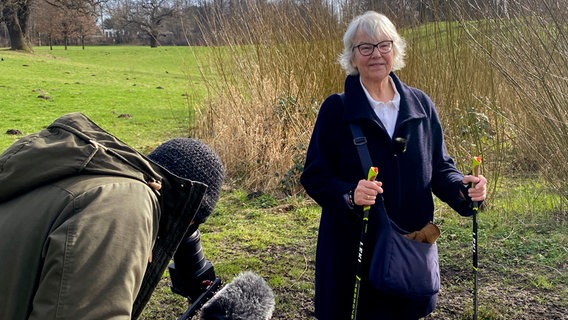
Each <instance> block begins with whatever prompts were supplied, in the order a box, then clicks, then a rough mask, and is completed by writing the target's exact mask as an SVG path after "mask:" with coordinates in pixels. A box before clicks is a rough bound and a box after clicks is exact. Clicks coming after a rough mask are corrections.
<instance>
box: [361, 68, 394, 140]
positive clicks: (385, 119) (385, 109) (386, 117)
mask: <svg viewBox="0 0 568 320" xmlns="http://www.w3.org/2000/svg"><path fill="white" fill-rule="evenodd" d="M359 81H361V79H360V78H359ZM389 82H390V84H391V86H392V88H393V90H394V97H393V99H392V100H390V101H388V102H387V103H384V102H382V101H376V100H375V99H373V98H372V97H371V95H370V94H369V91H367V89H366V88H365V86H364V85H363V82H361V86H362V87H363V91H364V92H365V95H366V96H367V100H369V103H370V104H371V107H372V108H373V110H374V111H375V114H376V115H377V117H379V119H380V120H381V122H382V123H383V125H384V126H385V129H387V132H388V134H389V136H390V137H391V138H392V135H393V133H394V127H395V125H396V118H397V117H398V109H399V108H400V94H399V93H398V91H397V90H396V86H395V85H394V81H393V80H392V78H391V77H390V76H389Z"/></svg>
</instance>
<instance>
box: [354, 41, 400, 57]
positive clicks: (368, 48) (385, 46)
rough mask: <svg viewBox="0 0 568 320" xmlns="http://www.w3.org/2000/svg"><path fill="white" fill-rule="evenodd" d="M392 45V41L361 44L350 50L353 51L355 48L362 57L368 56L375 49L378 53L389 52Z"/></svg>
mask: <svg viewBox="0 0 568 320" xmlns="http://www.w3.org/2000/svg"><path fill="white" fill-rule="evenodd" d="M392 44H393V41H392V40H385V41H381V42H379V43H377V44H372V43H361V44H359V45H356V46H354V47H353V49H352V50H355V48H357V49H358V50H359V53H360V54H361V55H362V56H370V55H372V54H373V51H375V48H377V50H379V52H380V53H389V52H391V50H392Z"/></svg>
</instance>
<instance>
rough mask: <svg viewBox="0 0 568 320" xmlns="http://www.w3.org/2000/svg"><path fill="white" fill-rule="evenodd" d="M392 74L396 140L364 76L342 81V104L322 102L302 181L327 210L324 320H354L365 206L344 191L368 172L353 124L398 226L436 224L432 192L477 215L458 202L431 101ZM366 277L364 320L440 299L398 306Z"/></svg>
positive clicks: (320, 250)
mask: <svg viewBox="0 0 568 320" xmlns="http://www.w3.org/2000/svg"><path fill="white" fill-rule="evenodd" d="M390 76H391V77H392V78H393V80H394V83H395V85H396V89H397V90H398V92H399V94H400V96H401V101H400V109H399V113H398V118H397V122H396V127H395V131H394V135H393V139H391V137H390V136H389V135H388V133H387V132H386V130H385V129H384V126H383V125H382V123H381V121H380V120H379V118H378V117H377V116H376V114H375V112H374V111H373V110H372V108H371V105H370V104H369V102H368V100H367V97H366V95H365V93H364V91H363V88H362V87H361V83H360V81H359V76H348V77H347V79H346V80H345V88H344V92H345V96H344V102H345V103H343V102H342V100H341V97H340V96H339V95H338V94H333V95H331V96H329V97H328V98H327V99H326V100H325V101H324V102H323V104H322V106H321V108H320V110H319V113H318V117H317V120H316V123H315V126H314V129H313V133H312V137H311V140H310V145H309V147H308V151H307V154H306V162H305V166H304V171H303V173H302V176H301V182H302V185H303V186H304V188H305V190H306V192H307V193H308V195H309V196H310V197H311V198H313V199H314V200H315V201H316V202H317V203H318V204H319V205H320V206H321V207H322V215H321V221H320V227H319V234H318V245H317V253H316V282H315V287H316V295H315V311H316V317H317V318H318V319H320V320H325V319H340V320H341V319H349V315H350V312H351V307H352V302H353V288H354V283H355V281H354V279H355V271H356V262H357V257H356V254H357V250H358V242H359V239H360V234H361V218H360V215H358V211H360V210H361V209H360V208H358V207H356V208H355V209H350V208H349V206H348V204H347V202H346V200H345V194H347V192H348V191H349V190H352V189H354V188H355V187H356V186H357V182H358V181H359V180H360V179H363V178H366V171H365V170H363V168H362V166H361V162H360V159H359V157H358V154H357V150H356V148H355V145H354V143H353V136H352V134H351V131H350V129H349V123H350V122H355V123H358V124H359V125H360V127H361V128H362V130H363V134H364V135H365V136H366V138H367V142H368V147H369V152H370V154H371V158H372V162H373V165H374V166H377V167H378V168H379V176H378V180H380V181H382V182H383V189H384V194H383V196H384V199H385V207H386V209H387V212H388V213H389V216H390V218H391V219H392V220H393V221H394V222H396V223H397V224H398V225H399V226H400V227H401V228H403V229H405V230H407V231H415V230H419V229H421V228H422V227H423V226H424V225H425V224H426V223H428V222H429V221H432V220H433V215H434V200H433V195H432V193H433V194H434V195H436V196H437V197H438V198H439V199H441V200H442V201H444V202H446V203H448V204H449V205H450V206H451V207H452V208H454V209H455V210H456V211H458V212H459V213H460V214H462V215H464V216H467V215H470V214H472V211H471V209H470V206H469V203H468V202H467V201H466V200H464V199H462V198H460V197H459V190H460V188H463V186H462V182H461V181H462V179H463V174H462V173H461V172H459V171H458V170H457V169H456V167H455V165H454V161H453V160H452V159H451V158H450V157H449V156H448V155H447V153H446V149H445V145H444V139H443V133H442V128H441V125H440V120H439V118H438V115H437V113H436V110H435V108H434V105H433V103H432V101H431V100H430V98H429V97H428V96H427V95H426V94H425V93H424V92H422V91H420V90H418V89H416V88H412V87H410V86H407V85H406V84H404V83H402V82H401V81H400V80H399V79H398V78H397V77H396V75H394V74H393V73H391V75H390ZM397 137H402V138H405V139H406V140H407V147H406V151H405V152H404V153H401V152H400V151H398V152H397V149H400V148H397V146H396V144H395V143H394V138H397ZM367 170H368V169H367ZM374 216H375V214H374V210H371V213H370V217H369V229H368V235H367V239H368V241H367V242H366V243H365V247H364V248H365V251H364V257H363V264H364V270H367V271H364V272H363V275H366V273H368V264H369V252H372V251H373V246H374V244H373V241H372V239H374V238H375V237H374V235H373V234H374V232H376V231H375V230H376V226H375V225H374V224H373V223H374V222H375V218H374ZM365 272H366V273H365ZM366 280H367V279H366V276H364V277H363V280H362V285H361V286H362V287H361V290H362V291H361V295H360V302H359V303H360V305H359V308H360V309H361V311H360V317H359V319H389V318H392V317H393V316H396V317H397V319H398V318H405V319H417V318H419V317H421V316H424V315H426V314H427V313H429V312H430V311H431V310H432V308H433V307H434V305H435V297H433V299H430V300H428V301H401V300H399V299H394V298H392V297H385V296H381V295H380V294H379V293H377V292H375V291H374V290H373V289H372V288H370V287H369V285H368V282H367V281H366ZM405 313H406V315H404V314H405Z"/></svg>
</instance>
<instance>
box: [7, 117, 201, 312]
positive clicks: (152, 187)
mask: <svg viewBox="0 0 568 320" xmlns="http://www.w3.org/2000/svg"><path fill="white" fill-rule="evenodd" d="M115 182H116V183H115ZM113 183H114V184H117V183H122V184H125V185H128V186H129V187H128V188H127V189H126V190H129V191H127V192H128V193H125V194H126V195H127V196H128V198H129V199H130V201H129V202H128V203H121V200H120V199H113V196H112V195H113V192H115V191H113V190H110V189H109V188H107V185H112V184H113ZM94 185H97V186H102V187H100V188H99V189H97V190H102V191H101V192H100V193H104V192H107V194H110V196H109V197H107V200H104V199H103V200H100V199H94V198H95V197H98V198H100V194H98V195H92V196H91V197H92V198H93V199H90V198H87V199H79V196H78V195H80V194H82V191H85V192H83V193H84V194H88V192H86V190H91V189H92V188H93V186H94ZM105 188H107V189H106V190H105ZM82 189H84V190H82ZM205 189H206V185H204V184H201V183H199V182H194V181H189V180H186V179H183V178H181V177H178V176H175V175H173V174H172V173H170V172H168V171H167V170H165V169H164V168H162V167H160V166H158V165H157V164H155V163H153V162H151V161H150V160H149V159H147V158H146V157H145V156H143V155H142V154H140V153H138V152H137V151H135V150H134V149H132V148H131V147H129V146H128V145H126V144H125V143H123V142H122V141H120V140H118V139H117V138H115V137H114V136H112V135H111V134H109V133H108V132H106V131H105V130H103V129H101V128H100V127H98V126H97V125H96V124H95V123H93V122H92V121H91V120H90V119H88V118H87V117H85V116H84V115H82V114H80V113H72V114H67V115H64V116H62V117H61V118H59V119H57V120H55V121H54V122H53V123H52V124H51V125H50V126H49V127H47V128H46V129H44V130H42V131H40V132H38V133H36V134H31V135H29V136H26V137H23V138H21V139H20V140H18V141H17V142H15V143H14V144H13V145H12V146H10V147H9V148H8V149H7V150H6V151H5V152H4V153H2V154H1V155H0V292H1V294H2V295H3V296H4V295H5V296H4V297H2V298H1V299H0V318H1V319H26V318H27V317H29V316H30V314H31V312H32V305H31V303H32V301H33V300H34V295H35V291H36V290H37V287H38V283H39V282H40V280H41V281H43V277H45V276H46V275H44V274H42V268H44V264H45V263H48V262H47V261H45V254H46V250H47V249H46V248H47V247H48V246H49V245H50V242H53V241H56V240H57V239H53V238H52V237H50V235H51V234H52V233H53V232H54V230H57V228H58V227H59V226H61V225H63V224H64V222H65V220H66V219H70V218H72V216H73V214H76V212H77V208H73V206H78V205H77V203H87V204H85V206H88V205H89V203H88V201H89V200H93V203H92V205H91V206H98V208H97V207H96V208H89V210H91V211H93V212H97V209H100V210H106V211H111V212H112V209H114V208H115V207H116V210H122V209H124V211H129V212H130V213H132V212H134V213H136V212H138V211H137V210H145V211H152V212H146V213H145V214H147V215H148V217H150V218H151V219H150V220H151V223H149V225H150V227H149V228H148V229H149V230H150V229H151V230H150V231H148V232H147V233H148V234H150V235H151V236H152V240H154V243H153V247H151V248H152V259H151V262H150V263H148V264H147V266H142V267H141V270H142V272H144V277H143V281H142V283H141V284H140V283H138V285H134V286H132V288H133V291H137V292H125V295H127V296H130V301H132V300H133V297H136V299H135V301H134V302H133V306H132V310H129V312H131V314H130V316H131V317H132V318H137V317H138V316H139V314H140V312H141V311H142V309H143V308H144V306H145V304H146V303H147V302H148V300H149V298H150V295H151V293H152V291H153V290H154V289H155V287H156V285H157V284H158V282H159V281H160V278H161V276H162V274H163V272H164V270H165V268H166V267H167V264H168V263H169V261H170V259H171V258H172V256H173V254H174V252H175V250H176V248H177V246H178V245H179V242H180V241H181V239H182V238H183V236H184V234H185V232H186V230H187V228H188V226H189V223H190V222H191V221H192V219H193V216H194V215H195V212H196V211H197V209H198V207H199V205H200V202H201V199H202V197H203V194H204V192H205ZM132 190H134V191H135V194H132V192H134V191H132ZM118 196H119V194H117V197H115V198H118ZM78 199H79V200H80V201H81V202H80V201H79V200H78ZM138 199H139V201H137V200H138ZM95 200H96V201H95ZM133 200H134V201H133ZM109 208H111V209H109ZM30 217H31V218H30ZM156 220H157V221H156ZM92 228H97V226H96V225H95V226H92ZM155 229H158V230H155ZM19 230H34V232H32V233H24V232H20V231H19ZM125 236H128V235H125ZM24 237H25V238H24ZM30 243H31V245H30ZM150 245H151V244H150ZM64 254H65V253H64ZM103 255H104V253H103ZM144 261H145V260H144ZM144 263H145V262H144ZM144 269H145V270H144ZM93 277H94V278H89V279H85V282H87V283H88V282H93V281H94V282H96V280H97V279H96V274H93ZM63 280H64V279H63ZM119 281H120V280H119ZM125 282H127V281H126V280H125ZM71 285H75V284H71ZM76 285H78V286H85V290H89V288H88V285H86V284H85V283H82V282H81V283H76ZM138 288H139V290H138ZM52 294H53V295H57V294H58V293H57V292H53V293H52ZM35 299H37V297H35ZM93 299H96V297H93ZM101 301H104V299H102V300H101ZM34 303H35V302H34ZM22 304H27V305H25V306H22ZM109 305H112V303H110V304H109ZM22 310H23V311H22ZM118 313H120V312H118ZM118 313H117V314H118ZM123 314H124V312H123ZM115 318H116V319H118V318H121V317H119V316H117V317H113V319H115ZM121 319H122V318H121Z"/></svg>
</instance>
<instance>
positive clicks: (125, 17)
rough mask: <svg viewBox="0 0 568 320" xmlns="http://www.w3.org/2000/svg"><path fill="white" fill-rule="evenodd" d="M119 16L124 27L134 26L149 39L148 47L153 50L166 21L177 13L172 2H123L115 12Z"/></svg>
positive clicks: (149, 0) (157, 0)
mask: <svg viewBox="0 0 568 320" xmlns="http://www.w3.org/2000/svg"><path fill="white" fill-rule="evenodd" d="M115 13H118V14H120V15H121V16H120V20H122V21H123V24H124V26H125V27H126V26H131V25H134V26H136V27H137V28H139V29H140V30H141V31H142V32H143V33H144V35H145V36H147V37H148V38H149V41H150V47H152V48H155V47H157V46H158V44H159V39H160V36H161V35H162V34H164V30H163V29H164V28H163V27H164V24H165V22H166V20H167V19H170V18H172V17H174V16H175V15H176V14H177V13H178V6H177V5H176V3H175V2H173V1H172V0H132V1H125V2H123V3H121V4H120V6H119V7H118V8H117V9H116V10H115Z"/></svg>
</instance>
